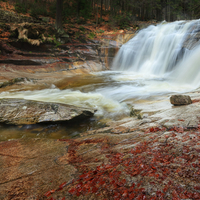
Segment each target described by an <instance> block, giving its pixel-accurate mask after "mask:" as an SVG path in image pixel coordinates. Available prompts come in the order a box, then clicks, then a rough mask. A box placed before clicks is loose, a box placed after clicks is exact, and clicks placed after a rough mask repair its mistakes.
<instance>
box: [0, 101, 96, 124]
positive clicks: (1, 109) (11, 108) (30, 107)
mask: <svg viewBox="0 0 200 200" xmlns="http://www.w3.org/2000/svg"><path fill="white" fill-rule="evenodd" d="M94 112H95V110H93V109H90V108H79V107H75V106H72V105H67V104H60V103H48V102H39V101H31V100H25V99H1V100H0V122H2V123H6V124H15V125H21V124H36V123H41V122H59V121H68V120H72V119H77V118H78V119H82V118H88V117H91V116H93V115H94Z"/></svg>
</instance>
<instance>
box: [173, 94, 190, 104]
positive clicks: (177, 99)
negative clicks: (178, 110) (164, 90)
mask: <svg viewBox="0 0 200 200" xmlns="http://www.w3.org/2000/svg"><path fill="white" fill-rule="evenodd" d="M170 103H171V104H173V105H175V106H181V105H188V104H191V103H192V100H191V98H190V96H188V95H172V96H171V97H170Z"/></svg>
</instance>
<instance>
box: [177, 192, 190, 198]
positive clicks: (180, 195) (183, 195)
mask: <svg viewBox="0 0 200 200" xmlns="http://www.w3.org/2000/svg"><path fill="white" fill-rule="evenodd" d="M179 197H180V198H181V199H188V197H187V196H186V195H185V194H183V193H181V194H179Z"/></svg>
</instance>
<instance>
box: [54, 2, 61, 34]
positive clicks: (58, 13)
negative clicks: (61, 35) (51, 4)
mask: <svg viewBox="0 0 200 200" xmlns="http://www.w3.org/2000/svg"><path fill="white" fill-rule="evenodd" d="M62 7H63V0H57V4H56V25H55V27H56V29H57V30H58V31H63V26H62Z"/></svg>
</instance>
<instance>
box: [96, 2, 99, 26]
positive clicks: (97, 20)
mask: <svg viewBox="0 0 200 200" xmlns="http://www.w3.org/2000/svg"><path fill="white" fill-rule="evenodd" d="M98 15H99V5H98V0H97V18H96V26H98V23H99V16H98Z"/></svg>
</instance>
